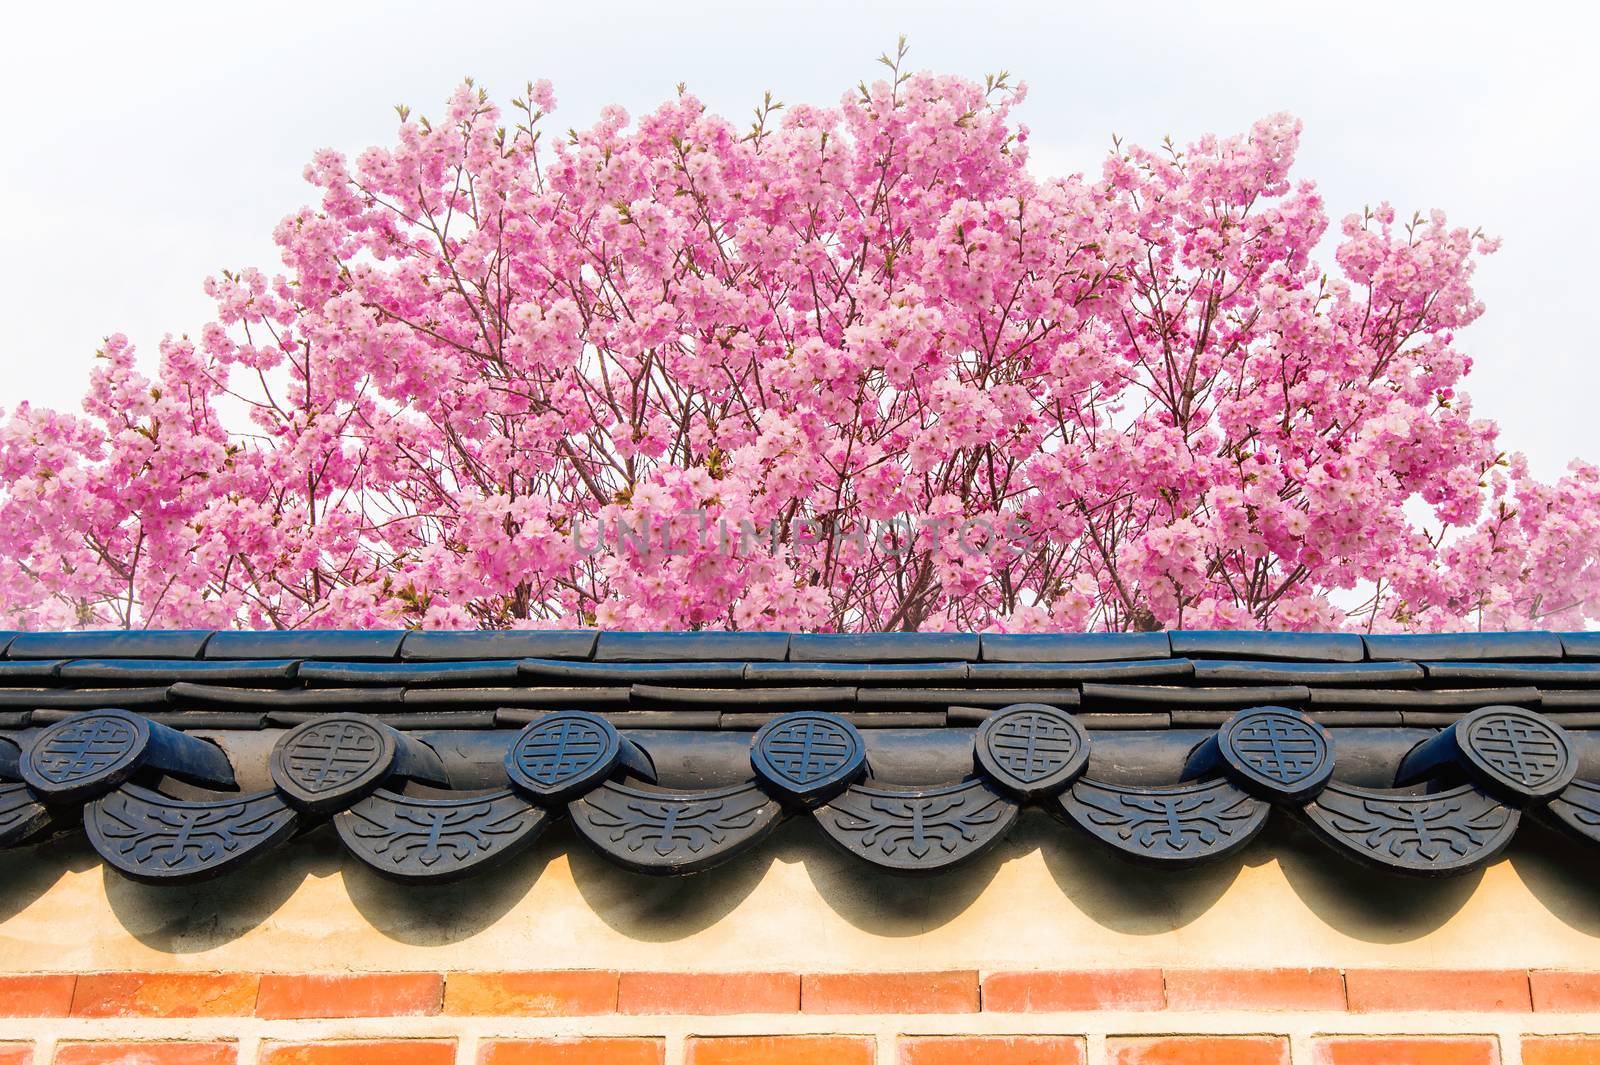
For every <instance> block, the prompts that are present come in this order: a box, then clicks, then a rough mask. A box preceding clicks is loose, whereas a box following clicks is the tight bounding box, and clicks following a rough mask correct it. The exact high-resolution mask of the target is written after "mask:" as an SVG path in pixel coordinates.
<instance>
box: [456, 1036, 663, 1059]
mask: <svg viewBox="0 0 1600 1065" xmlns="http://www.w3.org/2000/svg"><path fill="white" fill-rule="evenodd" d="M666 1060H667V1044H666V1041H665V1040H663V1039H496V1040H491V1041H489V1042H486V1043H484V1044H483V1045H482V1046H481V1047H480V1048H479V1049H478V1065H661V1063H662V1062H664V1061H666Z"/></svg>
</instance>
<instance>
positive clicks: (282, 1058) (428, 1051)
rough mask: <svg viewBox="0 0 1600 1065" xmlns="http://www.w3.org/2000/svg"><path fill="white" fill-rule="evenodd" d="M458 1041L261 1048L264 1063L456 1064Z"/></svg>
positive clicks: (386, 1042)
mask: <svg viewBox="0 0 1600 1065" xmlns="http://www.w3.org/2000/svg"><path fill="white" fill-rule="evenodd" d="M455 1060H456V1045H455V1043H454V1042H443V1041H434V1040H422V1039H383V1040H370V1041H366V1042H341V1043H276V1044H272V1045H269V1046H266V1047H263V1048H262V1051H261V1065H378V1063H382V1065H455Z"/></svg>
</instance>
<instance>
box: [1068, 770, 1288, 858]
mask: <svg viewBox="0 0 1600 1065" xmlns="http://www.w3.org/2000/svg"><path fill="white" fill-rule="evenodd" d="M1061 805H1062V808H1063V809H1064V810H1065V811H1066V813H1067V814H1068V816H1070V817H1071V818H1072V820H1073V821H1075V822H1076V823H1077V824H1078V825H1079V826H1081V827H1082V828H1084V829H1087V830H1088V831H1089V833H1090V834H1091V835H1093V836H1095V837H1096V838H1098V839H1100V840H1101V841H1102V842H1105V843H1108V844H1110V845H1111V846H1113V847H1116V848H1117V849H1119V850H1121V851H1124V852H1126V853H1128V854H1131V855H1133V856H1134V857H1137V858H1142V859H1148V860H1151V861H1156V862H1173V861H1184V862H1192V861H1202V860H1205V859H1209V858H1217V857H1220V856H1222V855H1224V854H1227V853H1229V852H1230V851H1234V850H1237V849H1238V848H1240V847H1242V846H1244V845H1245V844H1246V843H1249V842H1250V840H1251V839H1253V838H1254V837H1255V835H1256V833H1258V832H1260V831H1261V828H1262V827H1263V826H1264V825H1265V824H1266V821H1267V811H1268V809H1270V807H1268V805H1267V804H1266V803H1264V802H1261V801H1260V800H1258V799H1255V798H1253V797H1251V796H1250V795H1248V794H1246V793H1245V792H1243V791H1240V790H1239V789H1238V788H1236V787H1234V786H1233V785H1232V784H1229V783H1228V782H1227V781H1223V780H1213V781H1207V782H1205V783H1200V784H1180V785H1177V786H1175V787H1149V788H1126V787H1121V786H1118V785H1115V784H1102V783H1099V782H1096V781H1090V780H1080V781H1078V783H1076V784H1074V785H1073V786H1072V789H1071V790H1070V791H1068V792H1065V793H1064V794H1063V795H1062V796H1061Z"/></svg>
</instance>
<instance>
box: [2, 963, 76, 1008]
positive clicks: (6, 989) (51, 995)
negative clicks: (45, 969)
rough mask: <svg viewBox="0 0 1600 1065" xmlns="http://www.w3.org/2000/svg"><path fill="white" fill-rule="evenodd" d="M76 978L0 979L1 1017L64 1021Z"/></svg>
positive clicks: (70, 1004) (28, 977) (35, 977)
mask: <svg viewBox="0 0 1600 1065" xmlns="http://www.w3.org/2000/svg"><path fill="white" fill-rule="evenodd" d="M77 982H78V978H77V977H76V976H73V975H72V974H70V973H68V974H66V975H64V976H56V975H46V976H0V1017H65V1016H66V1015H67V1013H68V1011H70V1010H71V1009H72V988H73V986H74V985H76V984H77Z"/></svg>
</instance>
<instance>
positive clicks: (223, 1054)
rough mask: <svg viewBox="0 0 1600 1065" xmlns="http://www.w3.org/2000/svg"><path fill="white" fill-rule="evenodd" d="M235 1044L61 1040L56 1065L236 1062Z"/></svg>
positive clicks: (227, 1064) (214, 1064) (224, 1064)
mask: <svg viewBox="0 0 1600 1065" xmlns="http://www.w3.org/2000/svg"><path fill="white" fill-rule="evenodd" d="M238 1060H239V1048H238V1047H237V1046H235V1045H234V1044H232V1043H62V1044H60V1045H58V1046H57V1047H56V1058H55V1061H56V1065H235V1062H237V1061H238Z"/></svg>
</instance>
